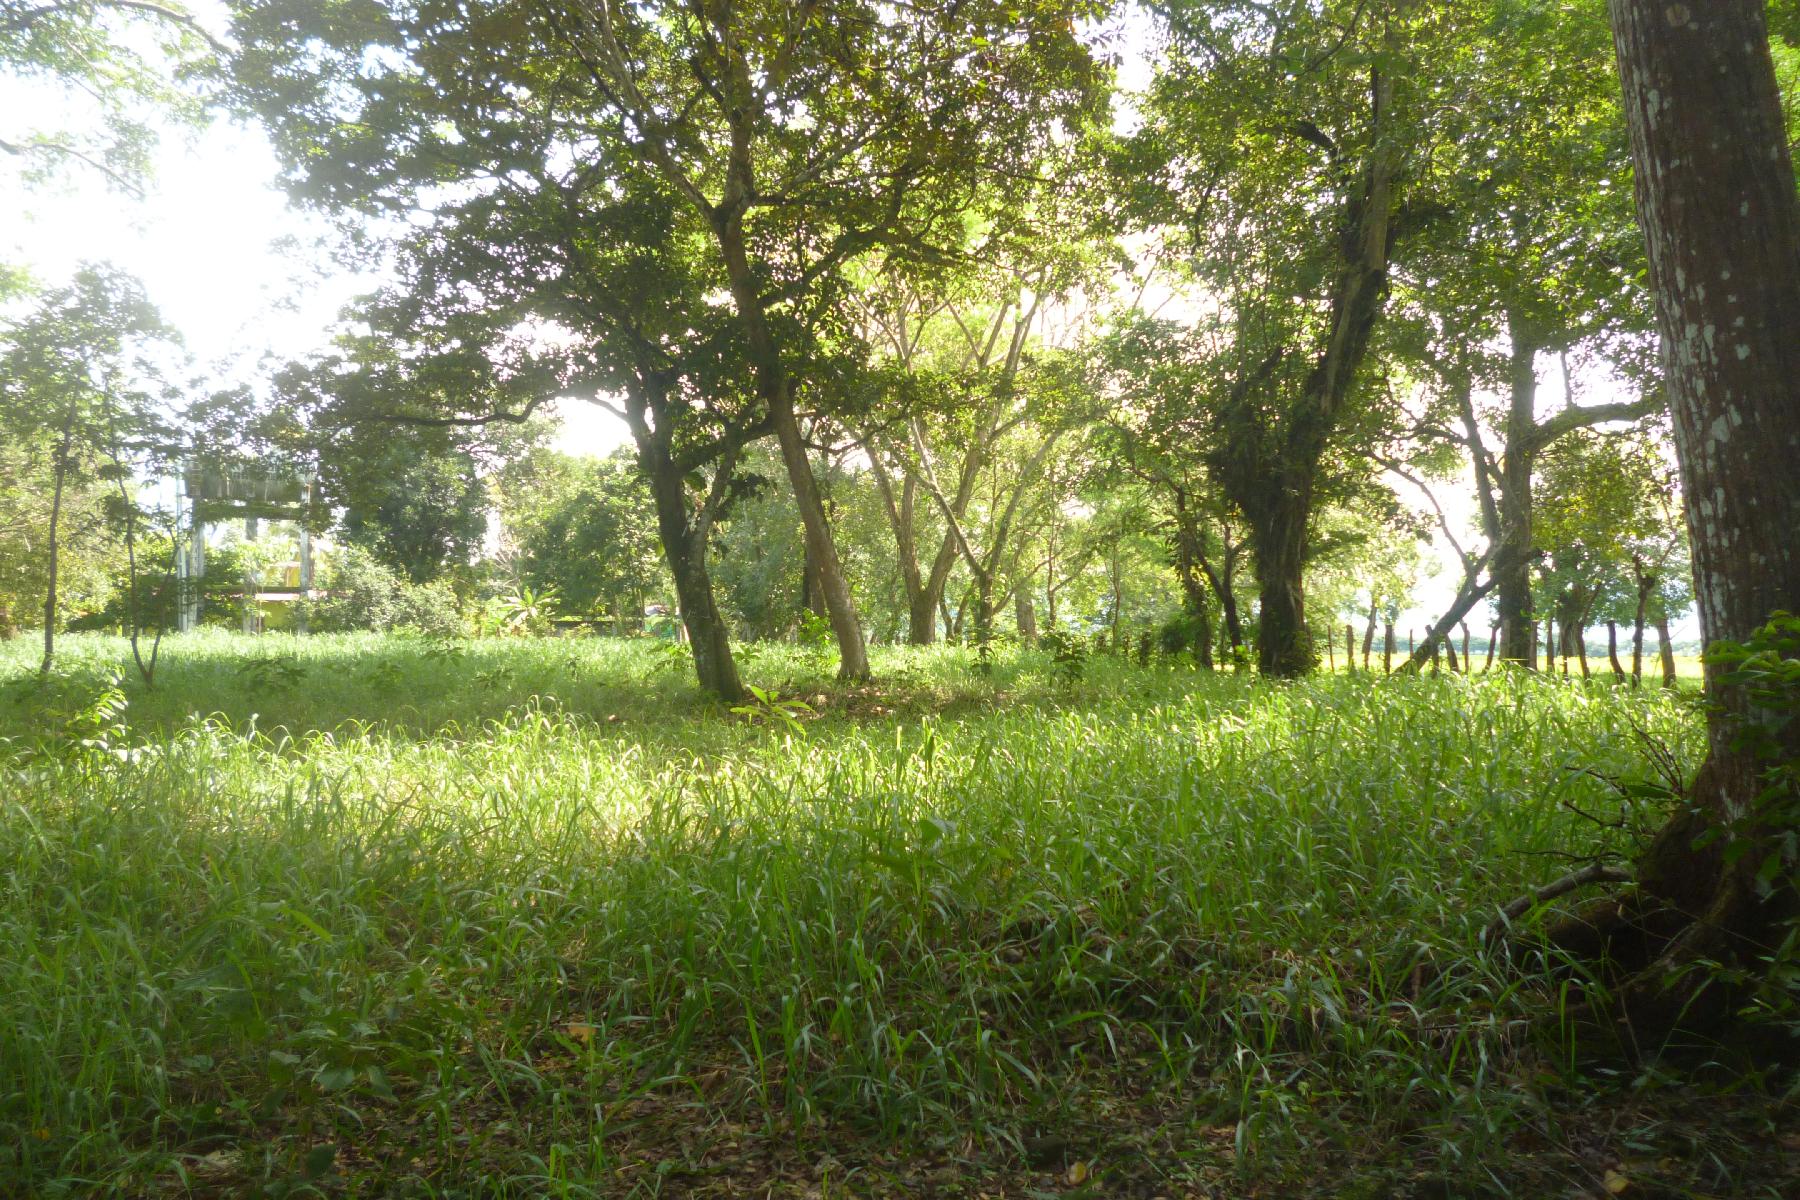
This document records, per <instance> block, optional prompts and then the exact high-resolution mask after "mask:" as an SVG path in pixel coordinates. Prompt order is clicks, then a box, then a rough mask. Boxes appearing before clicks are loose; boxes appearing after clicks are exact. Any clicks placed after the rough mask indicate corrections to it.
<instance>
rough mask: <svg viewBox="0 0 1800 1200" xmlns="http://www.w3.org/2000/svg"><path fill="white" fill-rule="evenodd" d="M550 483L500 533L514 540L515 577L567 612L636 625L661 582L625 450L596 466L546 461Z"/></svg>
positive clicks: (643, 491)
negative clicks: (549, 592)
mask: <svg viewBox="0 0 1800 1200" xmlns="http://www.w3.org/2000/svg"><path fill="white" fill-rule="evenodd" d="M545 457H547V458H550V459H551V462H549V463H541V464H540V469H541V468H543V467H548V468H549V472H548V473H552V474H554V476H555V481H554V482H553V483H552V484H551V486H550V487H548V488H546V489H544V494H541V495H539V496H538V497H536V498H535V499H536V504H535V506H534V507H535V511H532V512H529V513H525V512H520V511H518V510H517V509H516V508H514V509H513V510H512V514H511V517H510V519H509V522H508V524H509V526H510V528H509V530H508V532H509V533H510V534H511V535H512V536H514V537H515V538H517V540H518V543H519V549H520V551H521V555H522V558H523V563H522V570H521V574H523V576H524V578H525V580H526V582H528V583H529V584H530V585H531V586H533V587H535V588H539V589H544V588H554V589H556V592H557V594H558V595H560V596H561V597H562V600H563V603H564V604H565V605H567V606H568V607H569V608H570V610H572V611H574V612H580V613H593V612H598V611H605V612H607V613H608V614H610V615H611V616H612V618H613V621H614V625H615V627H616V628H617V629H618V630H619V631H620V632H623V631H624V630H625V628H626V622H625V613H626V612H627V611H628V610H633V609H635V611H634V612H633V617H634V619H639V618H642V616H643V602H644V599H645V597H646V595H653V594H654V595H664V594H666V591H667V587H668V583H667V580H668V576H667V575H666V574H664V573H663V570H662V568H661V564H660V563H659V561H658V556H657V541H656V523H655V520H654V516H653V514H654V513H655V505H654V504H653V503H652V501H651V499H650V495H649V489H648V488H646V487H645V486H644V480H643V477H642V476H641V475H639V474H638V472H637V464H636V463H635V462H634V461H633V456H632V454H631V452H630V451H628V450H621V451H616V452H614V453H613V454H611V455H609V456H607V457H606V458H601V459H571V458H568V457H566V456H564V455H560V454H553V455H546V456H545Z"/></svg>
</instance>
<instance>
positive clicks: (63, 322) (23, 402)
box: [0, 265, 173, 676]
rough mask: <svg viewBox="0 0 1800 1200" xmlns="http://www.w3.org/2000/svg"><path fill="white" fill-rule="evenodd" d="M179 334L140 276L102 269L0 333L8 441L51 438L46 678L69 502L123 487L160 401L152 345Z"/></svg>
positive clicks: (0, 391) (87, 272)
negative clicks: (133, 451) (92, 490)
mask: <svg viewBox="0 0 1800 1200" xmlns="http://www.w3.org/2000/svg"><path fill="white" fill-rule="evenodd" d="M172 337H173V334H172V332H171V331H170V330H169V329H168V327H167V326H165V325H164V324H163V323H162V319H161V317H159V316H158V315H157V312H156V310H155V308H154V307H152V305H151V304H150V301H149V299H148V298H147V297H146V296H145V295H144V291H143V288H142V287H141V286H140V285H139V284H138V282H137V281H136V280H135V279H132V278H131V277H130V276H128V275H125V274H123V273H121V272H119V271H117V270H115V269H113V268H111V267H108V266H95V265H87V266H83V267H81V268H80V269H79V270H78V271H77V272H76V273H75V276H74V278H73V279H72V280H71V281H70V282H69V283H68V284H67V285H66V286H64V287H62V288H58V289H56V290H55V291H52V292H50V293H48V294H46V295H45V296H44V297H43V299H42V300H41V301H40V302H39V303H38V305H37V306H36V308H35V309H34V310H33V311H31V312H30V313H28V314H27V315H26V316H25V317H24V318H23V319H21V320H20V321H18V322H17V323H16V324H14V325H13V326H12V327H11V328H10V329H7V330H6V331H5V332H4V334H3V335H0V427H3V428H4V429H5V431H6V433H7V436H8V438H9V440H10V439H16V440H17V441H19V442H20V443H30V442H32V441H34V440H39V441H47V442H48V443H49V477H50V478H49V483H50V502H49V506H48V511H47V512H46V513H45V514H44V522H45V526H44V531H43V546H44V580H45V583H44V607H43V613H44V654H43V659H42V661H41V663H40V665H39V675H40V676H47V675H48V674H49V673H50V670H51V667H52V666H53V664H54V661H55V656H56V633H57V630H58V628H59V627H60V625H61V623H62V617H61V597H60V596H59V594H58V583H59V572H60V567H61V553H62V543H63V537H64V532H65V531H64V526H63V516H64V501H65V499H67V498H68V497H69V496H70V495H71V493H72V492H73V491H76V490H78V489H80V488H82V487H83V486H84V485H87V484H92V483H96V482H101V481H104V482H105V483H106V486H107V487H108V488H109V489H111V488H112V487H114V486H118V487H123V486H124V484H125V481H124V479H123V474H124V473H125V471H126V468H125V466H124V460H125V457H126V455H127V453H128V448H127V447H128V441H129V439H131V438H133V437H134V436H137V435H140V434H142V433H143V432H145V431H146V430H147V429H148V427H149V426H150V425H151V424H152V423H153V421H154V413H153V410H152V406H153V403H154V402H155V401H156V400H159V399H161V389H160V387H159V386H158V385H157V381H156V370H157V363H156V361H155V358H154V356H153V354H152V345H153V344H154V343H156V342H167V341H169V340H171V339H172ZM108 468H110V469H111V470H110V473H108V471H107V469H108ZM126 502H127V504H128V505H129V504H130V503H131V501H130V499H129V497H127V498H126ZM132 519H133V520H134V521H135V514H134V516H133V518H132ZM128 536H130V535H129V533H128ZM128 549H130V550H131V552H132V553H135V548H134V547H128ZM134 591H135V588H134ZM134 629H135V625H134Z"/></svg>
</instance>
